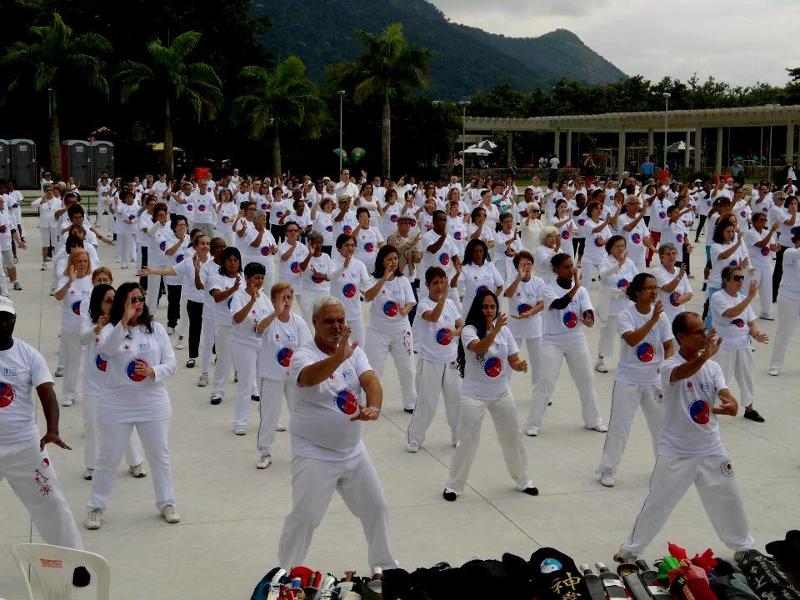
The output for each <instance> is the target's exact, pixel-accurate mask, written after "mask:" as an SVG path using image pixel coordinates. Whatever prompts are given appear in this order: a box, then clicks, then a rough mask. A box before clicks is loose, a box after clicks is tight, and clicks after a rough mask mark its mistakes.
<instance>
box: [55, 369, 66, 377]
mask: <svg viewBox="0 0 800 600" xmlns="http://www.w3.org/2000/svg"><path fill="white" fill-rule="evenodd" d="M53 375H55V376H56V377H63V376H64V367H56V372H55V373H53Z"/></svg>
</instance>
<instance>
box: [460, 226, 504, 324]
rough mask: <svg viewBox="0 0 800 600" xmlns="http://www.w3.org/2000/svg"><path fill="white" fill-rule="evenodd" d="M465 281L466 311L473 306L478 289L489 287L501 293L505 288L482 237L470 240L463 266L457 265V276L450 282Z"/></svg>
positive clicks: (496, 292)
mask: <svg viewBox="0 0 800 600" xmlns="http://www.w3.org/2000/svg"><path fill="white" fill-rule="evenodd" d="M459 279H461V280H462V281H463V282H464V301H463V302H462V304H461V305H462V307H463V309H464V310H465V311H468V310H469V307H470V306H472V300H473V298H475V295H476V294H477V293H478V291H483V290H484V289H487V290H489V291H491V292H493V293H494V294H499V293H500V290H502V289H503V284H504V283H505V281H503V276H502V275H500V271H498V270H497V267H495V266H494V263H493V262H492V259H491V257H490V256H489V247H488V246H487V245H486V242H484V241H483V240H482V239H479V238H476V239H473V240H470V242H469V243H468V244H467V249H466V250H465V251H464V260H463V261H462V265H461V268H460V269H459V266H458V265H456V274H455V277H453V279H452V280H451V282H450V286H451V287H456V285H458V280H459Z"/></svg>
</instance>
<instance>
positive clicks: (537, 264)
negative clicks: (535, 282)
mask: <svg viewBox="0 0 800 600" xmlns="http://www.w3.org/2000/svg"><path fill="white" fill-rule="evenodd" d="M555 255H556V252H555V250H553V249H552V248H548V247H547V246H545V245H544V244H540V245H539V246H537V248H536V252H534V254H533V272H534V273H535V274H536V275H537V276H538V277H541V279H542V281H544V282H545V283H550V282H551V281H553V279H554V278H555V276H556V274H555V273H553V263H552V262H550V261H551V260H552V259H553V257H554V256H555Z"/></svg>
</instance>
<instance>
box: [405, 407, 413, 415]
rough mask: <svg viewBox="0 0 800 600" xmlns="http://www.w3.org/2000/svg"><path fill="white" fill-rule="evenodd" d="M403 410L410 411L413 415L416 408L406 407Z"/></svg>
mask: <svg viewBox="0 0 800 600" xmlns="http://www.w3.org/2000/svg"><path fill="white" fill-rule="evenodd" d="M403 411H404V412H407V413H408V414H410V415H413V414H414V409H413V408H404V409H403Z"/></svg>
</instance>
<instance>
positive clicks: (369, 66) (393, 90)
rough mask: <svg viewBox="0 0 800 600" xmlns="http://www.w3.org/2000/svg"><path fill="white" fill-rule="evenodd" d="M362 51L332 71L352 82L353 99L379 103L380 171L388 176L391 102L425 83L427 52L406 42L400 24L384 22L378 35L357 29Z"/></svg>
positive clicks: (389, 172)
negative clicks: (380, 105) (380, 118)
mask: <svg viewBox="0 0 800 600" xmlns="http://www.w3.org/2000/svg"><path fill="white" fill-rule="evenodd" d="M356 36H357V37H358V39H359V41H360V42H361V45H362V46H363V52H362V54H361V56H359V57H358V58H357V59H356V60H355V61H354V62H353V63H351V64H346V65H340V66H339V68H338V69H336V70H335V71H334V72H335V73H338V74H339V75H340V76H341V79H342V81H348V80H349V81H352V82H353V83H354V84H355V92H354V94H353V99H354V100H355V101H356V103H357V104H363V103H364V102H366V101H367V100H369V99H371V98H377V99H379V100H380V101H381V103H382V111H383V112H382V123H381V154H382V160H383V174H384V176H386V177H389V176H391V160H390V159H391V155H390V152H391V137H392V131H391V127H392V119H391V117H392V114H391V105H390V102H391V100H392V99H393V98H395V97H397V96H398V95H399V94H404V93H408V92H409V91H410V90H411V89H413V88H425V87H427V85H428V66H429V61H430V58H431V54H430V52H429V51H428V50H427V49H425V48H422V47H420V46H415V45H412V44H409V43H408V40H406V37H405V34H404V33H403V25H402V24H401V23H392V24H390V25H387V26H386V28H385V29H384V30H383V32H382V33H381V34H379V35H374V34H372V33H368V32H366V31H363V30H361V29H357V30H356Z"/></svg>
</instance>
